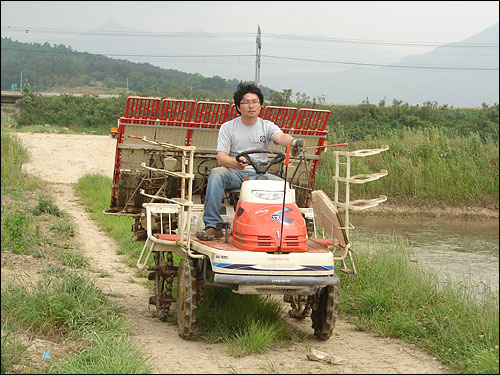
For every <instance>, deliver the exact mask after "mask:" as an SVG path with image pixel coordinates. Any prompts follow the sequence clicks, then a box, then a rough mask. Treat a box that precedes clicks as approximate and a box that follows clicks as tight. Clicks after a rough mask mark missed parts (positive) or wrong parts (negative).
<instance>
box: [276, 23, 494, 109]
mask: <svg viewBox="0 0 500 375" xmlns="http://www.w3.org/2000/svg"><path fill="white" fill-rule="evenodd" d="M498 30H499V28H498V23H497V24H495V25H493V26H491V27H489V28H487V29H485V30H483V31H482V32H480V33H478V34H475V35H473V36H472V37H470V38H467V39H465V40H463V41H461V42H459V43H451V44H445V45H442V46H440V47H437V48H435V49H433V50H432V51H430V52H428V53H426V54H423V55H411V56H408V57H406V58H404V59H402V60H401V61H399V62H397V63H393V64H389V65H387V66H386V67H378V68H375V67H358V68H353V69H349V70H345V71H342V72H332V73H328V72H314V71H310V72H305V73H300V74H293V75H281V76H274V77H267V81H266V82H268V84H270V85H272V86H273V87H274V88H276V90H278V91H280V90H281V89H282V88H290V89H293V90H294V91H295V90H300V91H306V92H308V93H309V95H312V96H315V95H325V96H326V97H327V101H329V102H334V103H351V104H352V103H360V102H362V101H364V100H366V99H367V98H368V100H369V102H371V103H378V102H379V101H381V100H384V101H385V102H386V103H392V101H393V100H394V99H399V100H403V102H408V103H409V104H412V105H416V104H422V103H424V102H425V101H432V102H437V103H439V104H441V105H448V106H455V107H479V106H481V105H482V103H486V104H488V105H492V104H494V103H498V102H499V96H498V93H499V86H498V82H499V76H498ZM483 46H484V47H483ZM495 46H496V47H495ZM402 66H403V67H404V66H410V67H420V68H411V69H410V68H402ZM425 67H433V68H431V69H429V68H425ZM446 67H447V68H446ZM450 67H451V68H450ZM469 68H493V69H494V68H496V70H483V71H481V70H467V69H469Z"/></svg>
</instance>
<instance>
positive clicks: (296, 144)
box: [292, 138, 304, 157]
mask: <svg viewBox="0 0 500 375" xmlns="http://www.w3.org/2000/svg"><path fill="white" fill-rule="evenodd" d="M303 146H304V141H303V139H302V138H295V139H294V140H293V141H292V157H297V155H299V156H302V147H303Z"/></svg>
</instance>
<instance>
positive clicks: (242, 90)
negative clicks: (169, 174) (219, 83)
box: [233, 82, 264, 113]
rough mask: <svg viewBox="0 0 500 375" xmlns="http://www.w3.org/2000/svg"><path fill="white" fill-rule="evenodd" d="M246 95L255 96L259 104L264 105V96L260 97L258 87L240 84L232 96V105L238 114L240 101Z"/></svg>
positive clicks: (244, 83)
mask: <svg viewBox="0 0 500 375" xmlns="http://www.w3.org/2000/svg"><path fill="white" fill-rule="evenodd" d="M248 93H252V94H256V95H257V96H258V97H259V101H260V104H264V95H262V91H260V89H259V86H257V85H256V84H255V83H253V82H240V83H239V84H238V87H237V88H236V91H235V92H234V95H233V99H234V104H235V105H236V110H237V111H238V113H240V111H239V109H238V107H239V106H240V103H241V99H242V98H243V96H244V95H245V94H248Z"/></svg>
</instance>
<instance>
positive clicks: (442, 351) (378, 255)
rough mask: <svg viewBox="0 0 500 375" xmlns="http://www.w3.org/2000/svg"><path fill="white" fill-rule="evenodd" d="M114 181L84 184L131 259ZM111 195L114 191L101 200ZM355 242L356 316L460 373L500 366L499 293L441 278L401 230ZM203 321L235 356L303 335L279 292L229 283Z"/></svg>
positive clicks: (352, 283) (350, 294)
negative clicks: (243, 291) (111, 203)
mask: <svg viewBox="0 0 500 375" xmlns="http://www.w3.org/2000/svg"><path fill="white" fill-rule="evenodd" d="M110 185H111V180H110V179H109V178H104V177H102V176H99V175H86V176H84V177H82V178H81V179H80V181H79V191H80V194H81V195H82V199H83V200H84V201H85V202H86V204H87V205H89V204H90V203H92V206H89V212H90V213H91V215H92V216H93V217H94V218H96V219H97V221H98V224H99V225H100V226H101V227H102V228H103V229H105V230H106V231H108V232H109V234H110V235H111V236H112V237H114V238H115V239H116V240H118V242H119V243H120V244H121V245H120V251H121V252H122V253H123V254H126V255H127V258H128V259H129V264H131V263H133V264H135V261H136V260H137V257H138V252H137V249H139V248H140V246H137V248H136V249H134V247H135V246H131V244H132V243H131V242H130V240H129V239H130V236H131V232H130V229H129V228H130V223H129V222H128V223H127V224H125V225H123V228H122V227H121V226H120V228H119V231H120V234H117V232H116V231H114V230H113V225H110V224H109V222H108V224H106V222H107V221H108V220H113V222H114V219H116V218H115V217H113V216H105V215H102V214H101V213H102V210H103V209H104V208H106V207H107V204H108V202H107V195H108V193H109V186H110ZM103 195H104V196H106V199H104V200H101V203H95V202H96V201H99V200H100V199H101V198H100V197H101V196H103ZM94 203H95V204H94ZM119 219H120V218H119ZM120 220H122V221H128V220H129V218H121V219H120ZM117 225H118V224H117ZM125 228H126V232H125ZM135 245H139V244H135ZM355 248H356V254H357V256H356V265H357V269H358V272H359V274H358V275H357V276H354V277H353V276H352V275H345V274H342V273H341V274H340V277H341V287H340V295H339V300H340V301H341V302H340V303H339V308H340V310H341V312H342V313H344V314H347V316H349V317H350V319H351V321H352V322H353V323H354V324H356V325H357V326H359V327H360V328H362V329H366V330H370V331H375V332H379V333H381V334H383V335H385V336H390V337H398V338H402V339H405V340H407V341H408V342H411V343H414V344H416V345H417V346H419V347H421V348H422V349H425V350H426V351H428V352H429V353H431V354H432V355H433V356H435V357H437V358H439V359H440V360H442V361H443V362H444V363H446V364H447V365H449V366H450V368H452V369H453V370H454V371H457V372H459V373H498V294H495V293H492V292H491V291H490V290H485V291H483V292H482V293H481V295H483V296H484V298H483V299H480V300H478V299H476V298H475V295H474V294H473V293H472V289H471V286H470V285H468V283H462V284H456V283H452V282H449V283H446V282H445V283H438V282H437V279H436V276H435V275H434V274H433V273H432V272H430V271H425V270H422V269H421V268H419V267H418V266H417V265H416V264H415V263H413V262H411V261H410V260H411V259H412V258H413V256H412V254H411V251H410V250H409V246H408V245H407V244H405V243H402V242H401V241H399V240H397V239H395V238H392V239H389V240H387V243H384V244H382V245H377V246H375V245H374V244H373V243H370V244H366V243H360V244H357V245H356V244H355ZM144 276H145V275H144ZM242 306H244V308H243V307H242ZM197 325H198V327H199V328H200V330H201V332H202V334H203V335H204V337H205V338H206V339H207V340H208V341H209V342H225V343H226V345H227V347H228V353H230V354H231V355H234V356H244V355H248V354H250V353H253V352H259V351H264V350H266V348H268V347H269V344H270V343H278V344H281V345H286V344H287V343H289V342H291V341H294V340H295V341H296V340H300V339H301V337H300V336H298V335H297V333H296V332H294V331H293V329H291V328H290V326H288V325H287V324H286V322H285V321H284V319H283V312H282V311H281V309H280V304H279V303H278V301H277V300H272V299H269V300H265V299H263V298H262V297H261V296H244V295H236V294H234V293H232V292H231V291H230V290H228V289H222V288H212V287H207V288H206V291H205V295H204V301H203V302H202V303H201V305H200V309H199V310H198V316H197ZM450 348H451V350H449V349H450Z"/></svg>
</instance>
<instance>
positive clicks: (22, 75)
mask: <svg viewBox="0 0 500 375" xmlns="http://www.w3.org/2000/svg"><path fill="white" fill-rule="evenodd" d="M21 92H23V71H22V70H21Z"/></svg>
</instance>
